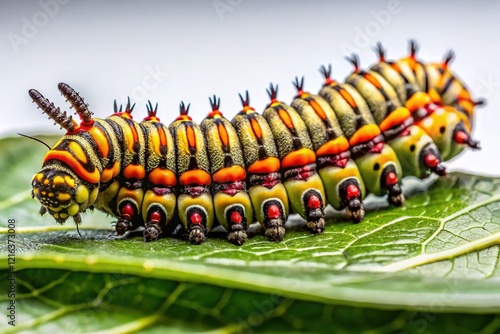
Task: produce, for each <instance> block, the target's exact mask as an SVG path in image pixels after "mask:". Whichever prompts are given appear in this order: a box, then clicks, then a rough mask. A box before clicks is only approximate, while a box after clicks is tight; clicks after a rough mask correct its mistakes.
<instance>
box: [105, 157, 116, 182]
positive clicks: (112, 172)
mask: <svg viewBox="0 0 500 334" xmlns="http://www.w3.org/2000/svg"><path fill="white" fill-rule="evenodd" d="M118 174H120V162H119V161H115V163H114V164H113V167H111V168H106V169H104V170H103V171H102V173H101V183H106V182H108V181H109V180H111V179H112V178H114V177H115V176H117V175H118Z"/></svg>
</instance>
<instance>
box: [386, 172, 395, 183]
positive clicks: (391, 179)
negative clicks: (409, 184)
mask: <svg viewBox="0 0 500 334" xmlns="http://www.w3.org/2000/svg"><path fill="white" fill-rule="evenodd" d="M396 183H398V176H397V175H396V173H394V172H390V173H389V174H387V176H386V178H385V184H386V185H388V186H390V185H393V184H396Z"/></svg>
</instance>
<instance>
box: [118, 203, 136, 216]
mask: <svg viewBox="0 0 500 334" xmlns="http://www.w3.org/2000/svg"><path fill="white" fill-rule="evenodd" d="M120 214H121V216H122V218H125V219H132V217H133V216H134V215H135V210H134V207H133V206H132V204H130V203H127V204H125V206H124V207H123V208H122V209H121V211H120Z"/></svg>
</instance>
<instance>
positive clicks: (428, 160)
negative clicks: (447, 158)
mask: <svg viewBox="0 0 500 334" xmlns="http://www.w3.org/2000/svg"><path fill="white" fill-rule="evenodd" d="M424 160H425V164H426V165H427V167H430V168H434V167H436V166H437V165H438V164H439V159H438V158H437V157H436V156H435V155H434V154H427V155H426V156H425V158H424Z"/></svg>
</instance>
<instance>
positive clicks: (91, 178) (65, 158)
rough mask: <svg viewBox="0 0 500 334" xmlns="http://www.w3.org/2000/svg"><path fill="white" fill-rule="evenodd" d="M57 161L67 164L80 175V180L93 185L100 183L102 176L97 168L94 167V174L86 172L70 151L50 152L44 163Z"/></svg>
mask: <svg viewBox="0 0 500 334" xmlns="http://www.w3.org/2000/svg"><path fill="white" fill-rule="evenodd" d="M51 159H54V160H57V161H61V162H64V163H65V164H67V165H68V166H69V167H70V168H71V169H72V170H73V172H74V173H75V174H76V175H78V177H79V178H82V179H84V180H85V181H87V182H89V183H93V184H97V183H99V180H100V175H99V171H98V170H97V168H95V167H94V171H93V172H88V171H87V170H85V168H84V167H83V166H82V164H81V163H79V162H78V161H76V160H75V158H74V157H73V156H72V155H71V153H69V152H68V151H56V150H50V151H49V152H48V153H47V154H46V155H45V158H44V159H43V163H45V162H47V161H48V160H51Z"/></svg>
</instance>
